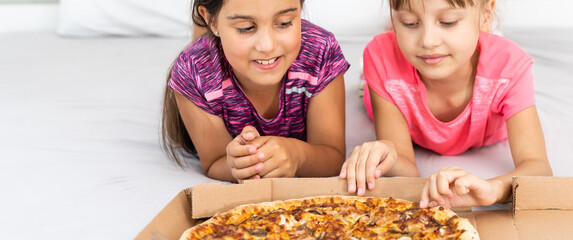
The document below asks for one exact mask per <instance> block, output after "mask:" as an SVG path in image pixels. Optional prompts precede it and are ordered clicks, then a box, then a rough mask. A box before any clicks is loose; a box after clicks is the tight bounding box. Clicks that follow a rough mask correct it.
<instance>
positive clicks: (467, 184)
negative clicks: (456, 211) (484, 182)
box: [454, 175, 477, 195]
mask: <svg viewBox="0 0 573 240" xmlns="http://www.w3.org/2000/svg"><path fill="white" fill-rule="evenodd" d="M472 176H473V175H465V176H463V177H460V178H458V179H456V181H455V182H454V191H455V192H456V194H457V195H465V194H467V193H469V192H470V190H471V189H472V188H473V184H474V183H475V180H474V179H475V178H474V177H472ZM476 178H477V177H476Z"/></svg>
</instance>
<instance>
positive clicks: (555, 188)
mask: <svg viewBox="0 0 573 240" xmlns="http://www.w3.org/2000/svg"><path fill="white" fill-rule="evenodd" d="M425 181H426V179H424V178H381V179H378V180H377V182H376V189H375V190H374V191H368V192H367V194H366V196H378V197H394V198H401V199H406V200H412V201H417V200H419V195H420V191H421V189H422V186H423V185H424V183H425ZM513 186H514V191H513V193H514V202H513V206H514V207H513V210H507V211H505V210H501V211H499V210H498V211H477V212H473V211H471V209H469V208H464V209H454V211H456V212H457V213H458V214H459V215H460V216H462V217H465V218H468V219H469V220H470V221H471V222H472V224H473V225H474V226H476V228H477V230H478V232H479V234H480V237H481V239H486V240H487V239H569V238H571V236H573V228H571V227H570V225H572V224H573V211H571V210H572V209H573V207H572V206H573V204H572V202H573V201H571V200H569V199H570V198H573V178H556V177H516V178H514V180H513ZM321 195H349V194H348V192H347V190H346V181H345V180H340V179H337V178H282V179H262V180H252V181H246V182H245V183H243V184H229V185H221V184H220V183H209V184H200V185H196V186H194V187H192V188H188V189H185V190H183V191H181V192H180V193H179V194H178V195H177V196H176V197H175V199H173V200H172V201H171V202H170V203H169V204H168V205H167V206H166V207H165V208H164V209H163V210H162V211H161V212H160V213H159V214H158V215H157V216H156V217H155V218H154V219H153V220H152V222H151V223H149V224H148V226H147V227H146V228H145V229H144V230H143V231H142V232H141V233H140V234H139V235H138V236H137V238H136V239H161V240H176V239H179V237H180V236H181V234H182V233H183V231H184V230H185V229H187V228H189V227H191V226H193V225H194V224H196V223H197V218H205V217H210V216H212V215H213V214H215V213H217V212H222V211H226V210H228V209H231V208H232V207H234V206H237V205H240V204H245V203H257V202H263V201H273V200H286V199H292V198H302V197H309V196H321Z"/></svg>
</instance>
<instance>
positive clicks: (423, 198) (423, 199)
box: [420, 180, 430, 208]
mask: <svg viewBox="0 0 573 240" xmlns="http://www.w3.org/2000/svg"><path fill="white" fill-rule="evenodd" d="M429 181H430V180H427V181H426V184H424V187H423V188H422V194H421V195H420V208H426V207H428V203H429V202H430V182H429Z"/></svg>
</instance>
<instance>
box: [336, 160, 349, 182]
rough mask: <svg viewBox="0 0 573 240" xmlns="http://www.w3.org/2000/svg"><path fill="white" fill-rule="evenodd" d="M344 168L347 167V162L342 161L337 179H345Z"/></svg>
mask: <svg viewBox="0 0 573 240" xmlns="http://www.w3.org/2000/svg"><path fill="white" fill-rule="evenodd" d="M346 166H348V161H344V163H343V164H342V167H341V168H340V174H338V178H340V179H345V178H346Z"/></svg>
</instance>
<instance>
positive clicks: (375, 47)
mask: <svg viewBox="0 0 573 240" xmlns="http://www.w3.org/2000/svg"><path fill="white" fill-rule="evenodd" d="M382 51H383V49H382V47H381V46H380V45H379V44H378V42H377V39H376V38H375V39H374V40H372V41H370V43H368V45H367V46H366V48H365V49H364V54H363V62H364V67H363V68H364V69H363V71H364V78H365V80H366V83H367V84H368V86H369V87H370V88H372V90H374V92H376V93H377V94H378V95H379V96H380V97H382V98H384V99H386V100H388V101H390V102H392V103H394V101H393V100H392V97H391V96H390V94H389V93H388V92H387V91H386V88H385V87H384V81H385V80H386V78H387V71H386V65H385V64H384V60H383V58H382ZM365 91H367V90H366V89H365Z"/></svg>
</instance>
